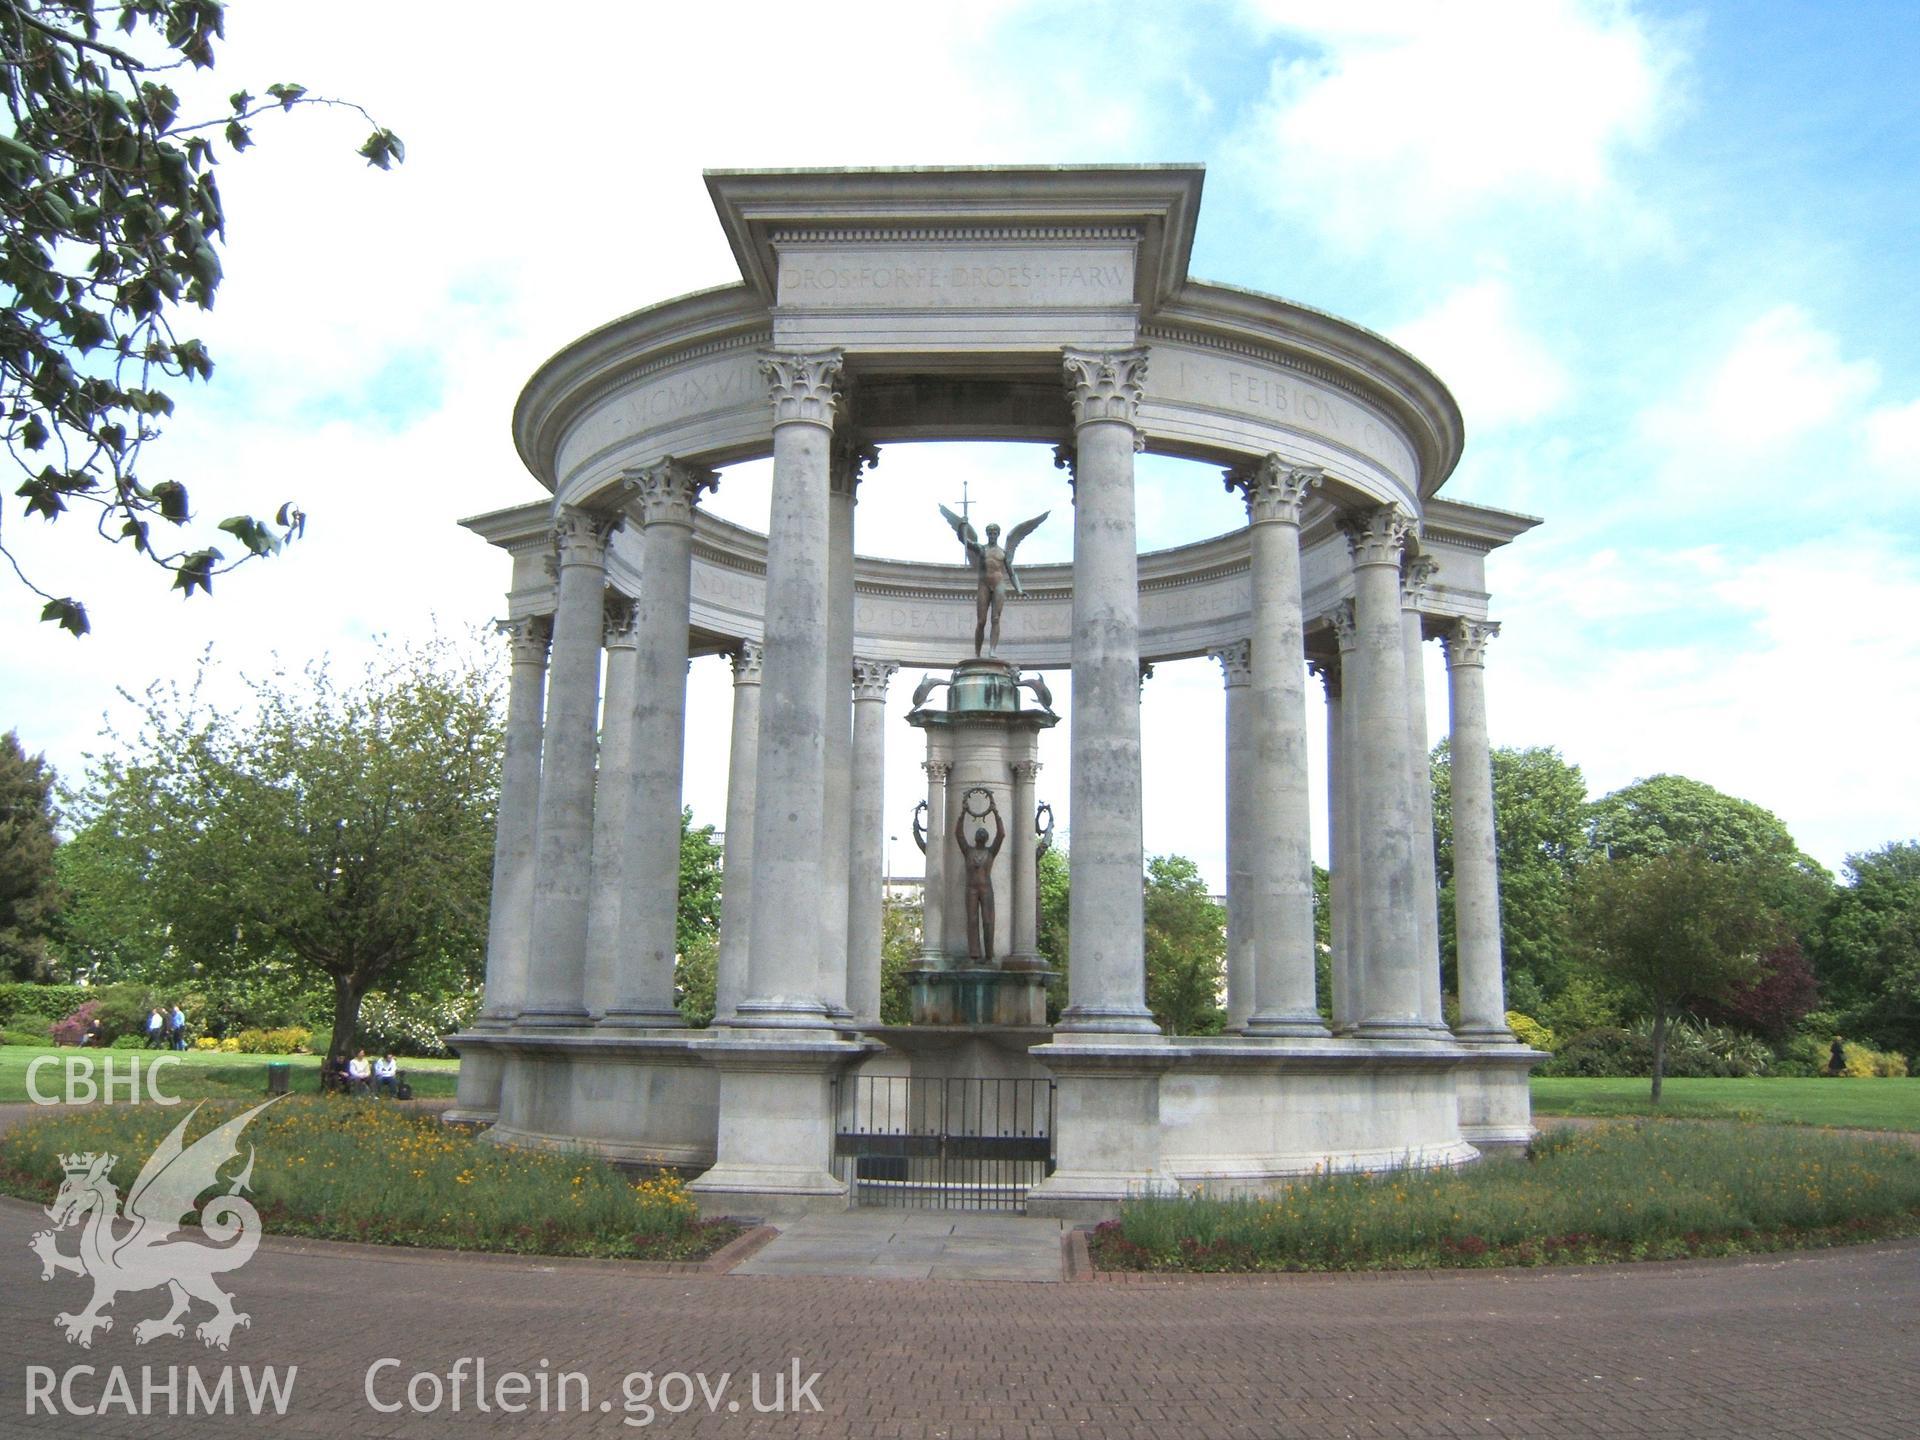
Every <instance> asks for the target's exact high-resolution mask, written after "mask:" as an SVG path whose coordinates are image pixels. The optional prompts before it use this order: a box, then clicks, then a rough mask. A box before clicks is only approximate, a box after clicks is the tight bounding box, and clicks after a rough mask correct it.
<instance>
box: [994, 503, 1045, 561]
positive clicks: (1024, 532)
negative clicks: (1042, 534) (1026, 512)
mask: <svg viewBox="0 0 1920 1440" xmlns="http://www.w3.org/2000/svg"><path fill="white" fill-rule="evenodd" d="M1052 513H1053V512H1052V511H1051V510H1042V511H1041V512H1040V513H1039V514H1038V515H1036V516H1034V517H1033V518H1032V519H1031V520H1022V521H1021V522H1020V523H1019V524H1018V525H1016V526H1014V527H1013V529H1011V530H1009V531H1008V532H1007V543H1006V544H1005V545H1003V546H1002V547H1001V548H1002V549H1004V550H1005V551H1006V552H1007V563H1008V564H1009V565H1011V564H1012V563H1013V552H1014V551H1015V550H1017V549H1019V548H1020V542H1021V541H1022V540H1024V539H1026V538H1027V536H1029V535H1031V534H1032V533H1033V532H1034V531H1036V530H1038V529H1039V528H1040V522H1041V521H1042V520H1044V519H1046V518H1047V516H1049V515H1051V514H1052Z"/></svg>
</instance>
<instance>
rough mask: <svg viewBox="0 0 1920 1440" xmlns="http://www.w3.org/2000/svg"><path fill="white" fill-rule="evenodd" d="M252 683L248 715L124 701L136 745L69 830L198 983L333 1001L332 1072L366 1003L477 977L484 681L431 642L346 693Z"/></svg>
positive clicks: (489, 784) (493, 721)
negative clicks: (263, 975) (133, 893)
mask: <svg viewBox="0 0 1920 1440" xmlns="http://www.w3.org/2000/svg"><path fill="white" fill-rule="evenodd" d="M482 653H484V652H482ZM206 673H207V671H206V663H205V662H203V665H202V672H201V674H202V679H203V680H204V678H205V675H206ZM247 684H248V688H249V690H250V692H251V697H252V704H251V706H250V707H249V708H248V712H247V713H236V711H235V710H234V709H233V708H231V707H224V708H223V707H216V706H214V705H212V704H210V703H209V702H207V701H206V700H205V699H204V698H203V697H202V694H201V685H200V684H199V683H196V685H195V686H194V688H193V689H192V690H191V691H190V692H188V693H187V694H185V695H182V694H181V693H180V692H179V691H178V690H177V689H174V688H171V687H162V686H154V687H152V688H151V689H149V690H148V691H147V693H146V696H145V697H144V699H141V700H134V697H132V696H128V697H127V698H128V699H129V700H133V701H134V703H135V704H136V705H138V706H139V708H140V712H141V717H140V718H141V725H140V729H139V731H138V733H137V734H135V735H134V736H132V737H131V738H128V739H122V738H121V737H118V736H115V737H112V738H113V739H115V740H116V741H118V748H117V751H116V752H115V753H111V754H109V755H107V756H106V757H105V758H103V759H99V760H96V761H95V763H94V765H93V767H92V768H91V770H90V771H89V774H88V777H87V784H86V787H85V790H84V792H83V795H82V797H81V802H80V811H81V819H82V822H83V829H86V830H89V831H92V832H94V833H95V835H96V836H97V837H98V840H99V843H100V844H102V845H103V846H105V847H108V848H109V849H111V850H112V851H114V852H116V853H117V855H118V856H119V857H120V859H121V861H122V864H121V866H120V869H119V873H121V874H122V875H124V876H126V877H130V879H131V880H132V881H133V882H134V883H137V884H138V885H139V886H140V888H141V892H142V893H143V894H144V896H145V897H146V903H147V904H148V906H149V907H150V909H151V911H152V913H153V916H154V918H155V920H156V921H158V922H159V923H160V924H162V925H164V926H165V927H166V929H167V932H168V936H169V939H170V942H171V944H172V946H173V947H174V949H175V950H176V951H177V952H178V953H179V955H180V956H181V957H183V959H184V960H185V962H186V963H188V964H190V965H191V966H193V967H194V968H195V969H197V970H204V971H206V972H210V973H215V974H227V975H231V974H233V973H235V972H237V971H242V970H245V969H248V968H251V967H255V966H279V965H285V966H290V967H293V968H294V969H296V970H297V971H299V972H301V973H303V974H305V975H307V976H308V977H310V978H311V979H312V980H313V981H314V982H315V983H324V984H326V985H327V986H329V987H330V988H331V990H332V992H333V1043H332V1050H331V1056H332V1058H333V1059H335V1060H336V1061H338V1060H342V1059H344V1057H345V1056H346V1054H347V1053H348V1052H349V1051H350V1050H351V1048H352V1045H353V1040H354V1032H355V1029H356V1026H357V1024H358V1020H359V1011H360V1000H361V997H362V996H363V995H365V994H366V993H367V991H369V990H371V989H375V988H379V989H382V990H390V991H405V990H412V991H416V992H423V993H436V992H439V991H442V990H446V989H451V988H455V987H457V986H460V985H467V984H473V983H476V982H477V981H478V979H479V978H480V973H481V970H482V968H483V963H482V951H483V946H484V936H485V933H486V924H487V896H488V888H489V884H490V881H491V867H492V860H493V828H494V807H495V803H496V799H497V796H498V790H499V771H500V755H501V750H502V732H501V721H500V710H501V706H500V685H499V677H498V667H497V666H496V665H495V664H494V663H493V662H492V661H491V660H490V659H475V658H473V655H472V654H471V653H470V652H469V651H467V650H465V649H463V648H461V647H459V646H456V645H454V644H452V643H449V642H446V641H443V640H435V641H433V642H430V643H428V644H426V645H421V646H409V647H406V648H404V649H401V650H400V651H398V653H396V654H392V655H391V656H390V658H387V659H384V660H382V661H379V662H375V663H372V664H369V665H368V667H367V668H366V671H365V673H364V674H363V675H362V676H361V677H359V679H358V680H357V681H354V682H352V683H349V684H342V683H340V682H339V681H336V679H335V678H334V676H333V674H332V672H331V670H330V668H329V666H328V665H327V663H326V662H324V661H322V662H317V663H315V664H314V665H311V666H309V667H308V668H307V670H306V671H305V673H304V675H303V676H301V677H299V679H298V680H297V681H296V680H295V678H294V677H290V676H288V675H286V674H285V673H278V674H275V675H272V676H270V677H267V678H265V679H259V680H249V681H248V682H247Z"/></svg>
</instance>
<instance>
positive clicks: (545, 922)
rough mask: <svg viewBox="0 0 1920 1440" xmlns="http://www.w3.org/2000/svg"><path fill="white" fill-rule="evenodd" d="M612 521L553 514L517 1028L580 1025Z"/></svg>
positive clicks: (570, 510)
mask: <svg viewBox="0 0 1920 1440" xmlns="http://www.w3.org/2000/svg"><path fill="white" fill-rule="evenodd" d="M619 523H620V521H619V519H618V517H616V516H609V515H601V514H597V513H595V512H592V511H588V510H581V509H577V508H576V507H574V506H571V505H563V506H561V507H560V510H559V512H558V515H557V516H556V518H555V525H554V544H555V546H556V548H557V550H558V552H559V568H560V578H559V584H558V594H557V598H556V600H555V608H554V616H553V660H552V664H551V665H550V666H549V669H548V676H547V723H546V732H545V736H544V744H543V747H542V751H541V757H540V818H539V821H538V828H539V837H538V839H537V841H536V843H535V848H534V883H533V963H532V966H531V970H530V973H529V975H528V977H527V1005H526V1008H525V1009H524V1010H522V1011H521V1013H520V1023H521V1024H522V1025H529V1026H537V1027H553V1026H570V1025H585V1024H587V1023H588V1022H589V1020H590V1019H591V1017H590V1016H589V1015H588V1014H587V1008H586V990H585V986H586V961H587V897H588V893H589V885H590V881H591V878H592V868H593V772H594V729H595V723H596V722H597V721H598V719H599V708H600V645H601V641H602V638H603V633H604V630H605V624H606V616H605V609H604V603H603V593H604V591H605V589H606V578H607V538H608V536H610V535H611V534H612V533H613V530H614V528H615V527H616V526H617V525H618V524H619Z"/></svg>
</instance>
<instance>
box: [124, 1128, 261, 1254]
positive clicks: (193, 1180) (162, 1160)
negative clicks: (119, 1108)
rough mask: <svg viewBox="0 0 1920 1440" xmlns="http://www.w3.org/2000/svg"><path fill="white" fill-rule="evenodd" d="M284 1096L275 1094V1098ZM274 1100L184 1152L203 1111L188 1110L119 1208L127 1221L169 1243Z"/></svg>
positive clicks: (207, 1136) (206, 1136)
mask: <svg viewBox="0 0 1920 1440" xmlns="http://www.w3.org/2000/svg"><path fill="white" fill-rule="evenodd" d="M284 1098H285V1097H284V1096H278V1095H276V1096H275V1097H274V1100H279V1099H284ZM274 1100H268V1101H265V1102H264V1103H262V1104H259V1105H256V1106H254V1107H253V1108H252V1109H251V1110H246V1111H243V1112H241V1113H240V1114H238V1115H236V1116H234V1117H233V1118H232V1119H231V1120H228V1121H226V1122H225V1123H223V1124H220V1125H216V1126H215V1127H214V1128H213V1129H211V1130H209V1131H208V1132H207V1133H206V1134H204V1135H202V1136H201V1137H200V1138H199V1139H198V1140H196V1141H194V1142H193V1143H192V1144H191V1145H188V1146H185V1147H184V1148H183V1147H182V1145H181V1143H180V1141H181V1137H182V1136H183V1135H185V1134H186V1131H187V1124H188V1122H189V1121H191V1120H192V1119H193V1117H194V1116H195V1115H197V1114H199V1113H200V1107H199V1106H198V1105H196V1106H194V1107H193V1109H192V1110H190V1111H188V1112H187V1114H186V1116H185V1117H184V1118H183V1119H182V1120H181V1121H180V1123H179V1124H178V1125H176V1126H174V1127H173V1133H171V1134H170V1135H168V1136H167V1138H166V1139H164V1140H162V1141H161V1142H160V1146H159V1148H158V1149H157V1150H155V1151H154V1152H153V1158H152V1159H150V1160H148V1161H147V1163H146V1164H145V1165H143V1166H141V1167H140V1174H139V1176H138V1177H137V1178H136V1179H135V1180H134V1182H133V1188H132V1189H131V1190H129V1191H128V1192H127V1200H126V1204H125V1205H124V1206H122V1207H121V1211H122V1213H123V1214H124V1215H125V1216H126V1217H127V1218H128V1219H129V1220H138V1221H141V1222H143V1223H142V1226H141V1233H142V1234H143V1236H144V1238H146V1239H148V1240H154V1239H165V1238H166V1237H167V1236H168V1235H171V1234H172V1233H173V1232H174V1231H175V1230H178V1229H179V1228H180V1222H181V1220H182V1219H183V1218H185V1217H186V1216H188V1215H191V1214H193V1213H194V1211H195V1210H197V1209H198V1208H199V1200H200V1196H201V1193H202V1192H203V1191H205V1190H208V1189H210V1188H211V1187H212V1186H214V1185H216V1184H218V1183H219V1178H220V1167H221V1166H222V1165H225V1164H226V1163H227V1162H228V1161H229V1160H231V1159H233V1158H234V1156H236V1155H238V1154H239V1153H240V1144H239V1141H240V1132H241V1131H242V1130H244V1129H246V1128H247V1122H248V1121H249V1120H251V1119H253V1117H254V1116H256V1115H258V1114H259V1113H260V1112H261V1111H262V1110H264V1109H266V1108H267V1106H268V1105H271V1104H273V1103H274ZM249 1169H251V1162H249Z"/></svg>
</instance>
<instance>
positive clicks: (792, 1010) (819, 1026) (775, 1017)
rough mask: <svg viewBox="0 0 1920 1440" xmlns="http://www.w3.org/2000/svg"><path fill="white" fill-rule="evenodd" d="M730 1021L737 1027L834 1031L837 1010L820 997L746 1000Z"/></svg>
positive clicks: (738, 1028)
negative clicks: (832, 1009)
mask: <svg viewBox="0 0 1920 1440" xmlns="http://www.w3.org/2000/svg"><path fill="white" fill-rule="evenodd" d="M727 1023H728V1024H729V1025H730V1026H732V1027H733V1028H734V1029H736V1030H832V1029H834V1028H835V1025H834V1018H833V1012H832V1011H830V1010H829V1009H828V1008H827V1006H826V1004H825V1003H824V1002H823V1001H819V1000H742V1001H741V1002H740V1005H739V1008H737V1009H736V1010H735V1011H734V1012H733V1014H732V1015H731V1016H730V1017H728V1020H727Z"/></svg>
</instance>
